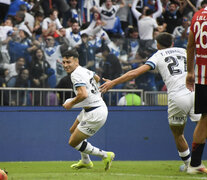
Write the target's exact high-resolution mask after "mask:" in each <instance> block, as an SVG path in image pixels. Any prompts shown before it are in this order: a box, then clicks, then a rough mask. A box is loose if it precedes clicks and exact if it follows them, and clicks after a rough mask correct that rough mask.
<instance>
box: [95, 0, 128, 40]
mask: <svg viewBox="0 0 207 180" xmlns="http://www.w3.org/2000/svg"><path fill="white" fill-rule="evenodd" d="M124 6H125V2H124V0H121V4H120V5H113V4H112V0H106V1H105V3H104V4H103V5H102V6H101V7H99V6H98V7H95V6H94V7H93V11H98V12H99V13H100V15H101V20H102V21H103V22H105V24H106V25H105V26H103V28H104V30H105V31H106V32H107V33H108V34H109V37H111V36H113V35H114V34H120V35H124V32H123V30H122V28H121V23H120V19H119V17H118V16H116V13H117V11H118V9H119V8H122V7H124Z"/></svg>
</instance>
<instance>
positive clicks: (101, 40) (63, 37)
mask: <svg viewBox="0 0 207 180" xmlns="http://www.w3.org/2000/svg"><path fill="white" fill-rule="evenodd" d="M206 5H207V0H0V86H1V87H32V88H71V83H70V82H69V80H68V75H67V74H66V72H65V71H64V70H63V67H62V57H61V52H62V51H65V50H66V49H72V48H76V49H77V51H78V52H79V61H80V65H81V66H84V67H86V68H88V69H91V70H93V71H95V72H96V73H97V74H98V75H99V76H100V77H104V78H107V79H114V78H117V77H119V76H120V75H121V74H122V73H125V72H126V71H128V70H131V69H134V68H137V67H138V66H140V65H142V64H143V63H145V61H146V59H147V58H148V57H150V56H151V55H152V54H153V53H155V52H156V51H157V47H156V41H155V37H156V36H157V35H158V34H159V33H160V32H164V31H165V32H169V33H171V34H173V36H174V46H175V47H182V48H186V46H187V39H188V33H189V27H190V24H191V19H192V16H193V14H194V13H195V12H196V11H197V10H199V9H201V8H203V7H205V6H206ZM130 84H133V86H132V87H133V88H137V89H143V90H144V91H162V90H166V88H165V86H164V83H163V81H162V80H161V77H160V76H159V74H158V73H157V72H156V71H152V72H149V73H146V74H145V75H142V76H140V77H139V78H137V79H135V80H133V81H132V82H130ZM125 87H126V84H122V85H119V86H117V87H114V88H117V89H121V88H125ZM39 95H40V94H38V93H36V94H35V96H37V97H38V96H39ZM26 104H27V102H25V101H23V100H22V105H26ZM36 104H37V105H38V101H37V102H36ZM14 105H15V102H14Z"/></svg>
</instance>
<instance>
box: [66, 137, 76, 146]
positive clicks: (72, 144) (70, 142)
mask: <svg viewBox="0 0 207 180" xmlns="http://www.w3.org/2000/svg"><path fill="white" fill-rule="evenodd" d="M68 144H69V145H70V146H71V147H73V148H74V147H76V144H75V143H74V141H73V140H72V139H69V141H68Z"/></svg>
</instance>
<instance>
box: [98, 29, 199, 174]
mask: <svg viewBox="0 0 207 180" xmlns="http://www.w3.org/2000/svg"><path fill="white" fill-rule="evenodd" d="M156 40H157V48H158V51H157V52H156V53H155V54H154V55H153V56H152V57H151V58H149V59H148V60H147V61H146V63H145V64H144V65H142V66H140V67H138V68H137V69H134V70H131V71H129V72H127V73H125V74H124V75H122V76H121V77H119V78H116V79H114V80H113V81H110V80H108V79H104V78H103V80H105V81H106V82H105V83H104V84H102V85H101V86H100V91H101V92H106V91H107V90H109V89H111V88H112V87H113V86H115V85H117V84H120V83H124V82H126V81H129V80H132V79H134V78H136V77H138V76H140V75H141V74H143V73H145V72H147V71H149V70H151V69H155V68H156V69H157V70H158V71H159V73H160V74H161V76H162V78H163V81H164V82H165V84H166V86H167V90H168V122H169V125H170V128H171V130H172V133H173V136H174V139H175V143H176V146H177V149H178V154H179V156H180V157H181V159H182V160H183V162H184V165H182V166H181V167H180V170H181V171H186V170H187V167H188V166H189V163H190V159H191V157H190V150H189V147H188V144H187V142H186V139H185V137H184V134H183V131H184V128H185V124H186V121H187V116H188V115H189V117H190V118H191V120H192V121H198V120H199V118H200V115H198V114H197V115H196V114H194V109H193V106H194V92H191V91H189V90H188V89H187V88H186V86H185V78H186V74H187V68H186V50H185V49H183V48H175V47H172V46H173V37H172V35H171V34H169V33H160V34H159V35H158V36H157V37H156Z"/></svg>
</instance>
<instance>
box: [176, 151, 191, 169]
mask: <svg viewBox="0 0 207 180" xmlns="http://www.w3.org/2000/svg"><path fill="white" fill-rule="evenodd" d="M178 154H179V156H180V158H181V159H182V160H183V162H184V163H185V165H186V166H188V165H189V164H190V160H191V156H190V150H189V148H188V149H187V150H186V151H184V152H179V151H178Z"/></svg>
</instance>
